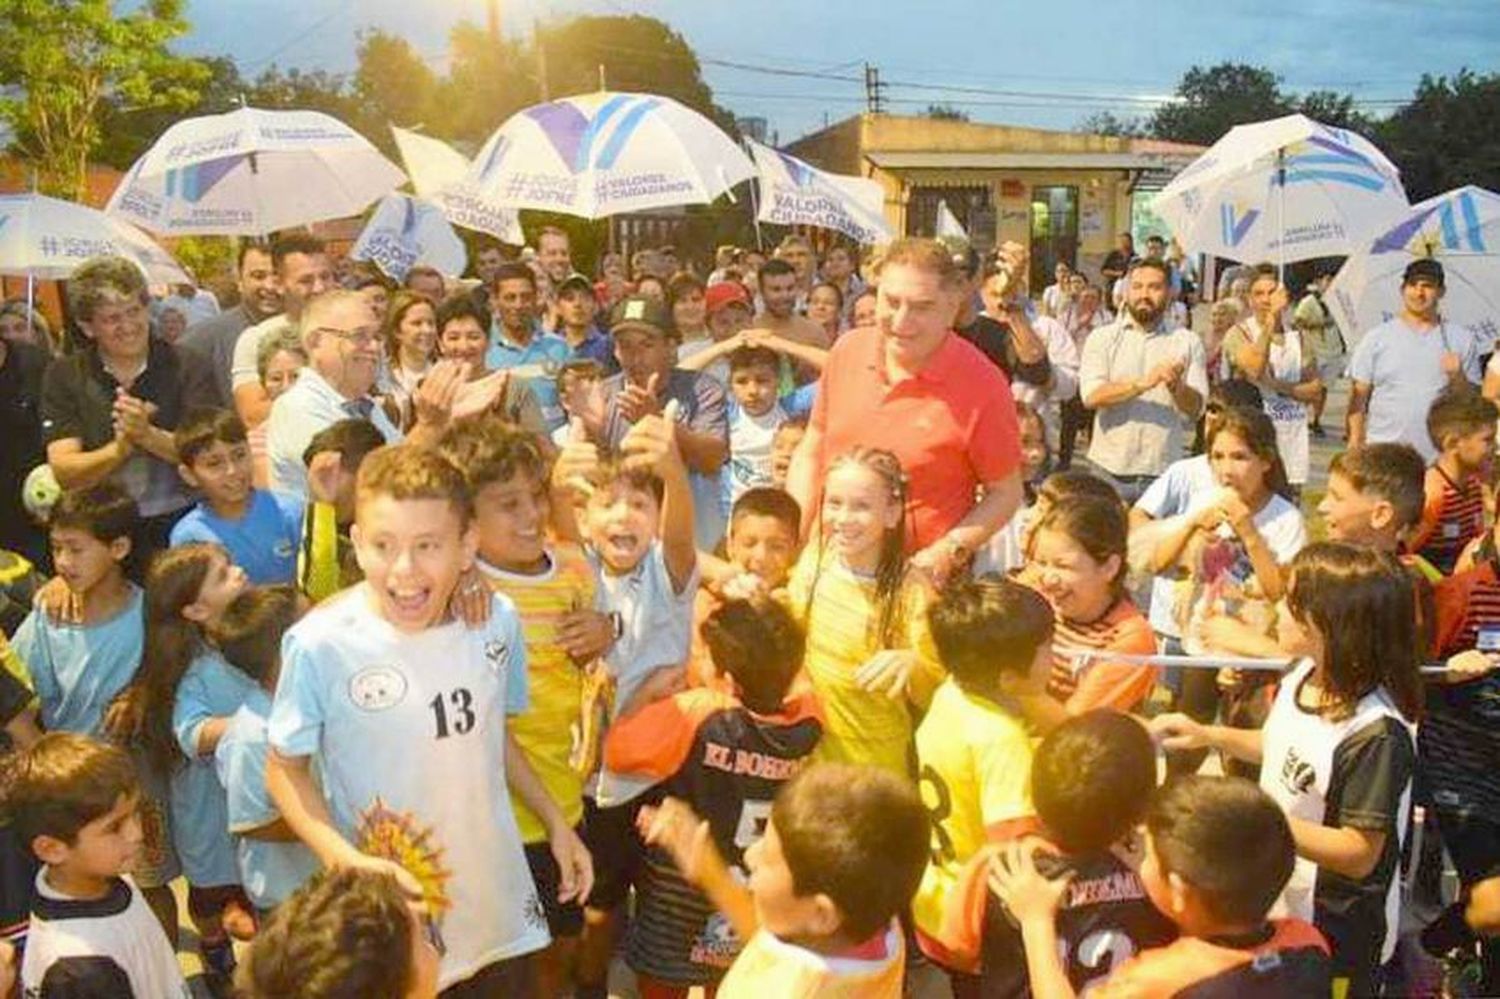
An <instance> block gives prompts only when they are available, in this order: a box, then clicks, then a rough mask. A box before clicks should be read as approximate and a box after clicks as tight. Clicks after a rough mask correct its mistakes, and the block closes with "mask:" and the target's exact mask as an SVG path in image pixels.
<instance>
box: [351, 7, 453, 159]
mask: <svg viewBox="0 0 1500 999" xmlns="http://www.w3.org/2000/svg"><path fill="white" fill-rule="evenodd" d="M356 52H357V54H358V57H359V65H358V67H357V68H356V69H355V71H354V78H353V81H352V85H353V97H354V100H355V101H356V102H357V103H358V105H359V115H358V118H359V120H358V121H353V122H350V123H349V124H350V125H352V126H353V127H355V128H356V129H359V130H360V131H361V132H363V133H364V135H365V137H366V138H368V139H370V141H372V142H374V143H375V144H376V145H379V146H382V147H385V148H387V149H389V150H392V151H393V150H394V142H393V140H392V138H391V133H390V129H389V128H388V127H386V126H387V125H388V124H395V125H401V126H404V127H407V128H410V127H413V126H416V125H430V124H431V121H430V120H429V119H431V118H432V117H433V114H434V111H435V109H436V106H437V99H438V78H437V74H436V73H434V72H433V71H432V70H431V69H430V68H428V66H427V64H426V63H425V62H423V61H422V59H421V57H420V56H418V55H417V54H416V52H414V51H413V50H412V47H411V45H410V44H408V43H407V41H406V39H404V38H397V37H396V36H395V35H389V34H386V33H385V32H383V31H377V30H371V31H365V32H361V33H360V36H359V46H358V48H357V50H356Z"/></svg>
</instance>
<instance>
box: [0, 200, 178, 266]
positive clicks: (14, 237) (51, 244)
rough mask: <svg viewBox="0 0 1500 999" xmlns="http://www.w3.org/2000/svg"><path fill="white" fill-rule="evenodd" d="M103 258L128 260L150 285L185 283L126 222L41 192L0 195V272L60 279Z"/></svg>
mask: <svg viewBox="0 0 1500 999" xmlns="http://www.w3.org/2000/svg"><path fill="white" fill-rule="evenodd" d="M106 255H108V256H118V257H124V258H125V259H127V260H129V261H131V262H132V263H134V264H135V265H136V266H137V267H139V268H140V269H141V271H142V273H144V274H145V275H146V279H147V280H148V281H150V282H151V283H153V284H176V283H178V282H186V281H187V280H188V276H187V274H186V272H184V271H183V269H182V267H181V266H180V265H179V264H178V263H177V261H175V260H173V259H172V256H171V254H169V253H167V251H166V250H163V249H162V248H161V247H159V246H157V245H156V244H155V243H154V242H152V241H151V238H150V237H149V236H147V235H146V234H145V233H143V232H141V231H140V230H139V229H137V228H136V227H135V226H133V225H131V224H130V223H128V222H124V221H122V220H120V219H117V218H111V217H110V216H108V215H105V214H104V213H103V212H101V211H100V210H99V209H97V208H90V207H89V206H88V205H80V204H78V203H76V202H73V201H62V200H59V199H58V198H49V197H47V196H46V195H44V194H6V195H0V274H14V275H18V276H26V277H31V278H35V279H37V280H42V281H47V280H61V279H63V278H66V277H68V276H69V275H70V274H72V273H73V270H74V268H76V267H77V266H78V265H79V264H81V263H83V262H84V261H85V260H87V259H89V258H90V257H99V256H106Z"/></svg>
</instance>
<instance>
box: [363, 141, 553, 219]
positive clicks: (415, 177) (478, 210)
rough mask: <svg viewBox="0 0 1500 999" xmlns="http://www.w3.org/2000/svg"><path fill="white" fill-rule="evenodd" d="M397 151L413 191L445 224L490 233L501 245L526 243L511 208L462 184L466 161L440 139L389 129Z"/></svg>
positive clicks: (467, 162) (516, 215)
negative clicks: (440, 214)
mask: <svg viewBox="0 0 1500 999" xmlns="http://www.w3.org/2000/svg"><path fill="white" fill-rule="evenodd" d="M391 134H392V135H394V136H395V137H396V148H397V149H399V150H400V151H401V159H402V161H403V162H404V163H405V164H406V173H407V175H408V176H409V177H411V184H412V188H413V189H414V190H415V191H416V192H417V196H418V197H422V198H426V199H427V200H428V201H431V202H432V203H433V204H435V205H437V206H438V207H439V208H441V209H442V211H443V214H444V215H445V216H447V218H448V221H449V222H452V223H453V224H454V225H456V226H462V227H463V228H465V229H474V230H477V231H479V232H484V233H489V234H490V235H491V236H494V237H495V238H496V239H498V240H500V241H501V242H502V243H512V244H514V245H517V246H520V245H522V244H524V243H525V242H526V234H525V233H523V232H522V231H521V218H520V216H519V215H518V214H517V213H516V212H515V210H514V209H511V208H500V207H499V206H497V205H493V204H490V203H489V202H487V201H486V200H485V199H484V198H482V197H480V196H479V195H478V193H477V192H476V191H475V190H474V188H473V187H472V186H471V185H469V184H467V183H465V182H464V177H465V175H467V174H468V172H469V161H468V160H467V159H465V158H464V155H463V154H462V153H460V152H459V151H458V150H456V149H454V148H453V147H452V146H450V145H448V144H447V143H446V142H443V141H442V140H441V139H434V138H432V137H431V136H429V135H422V134H421V133H420V132H411V131H408V130H407V129H404V128H397V127H396V126H394V125H392V126H391Z"/></svg>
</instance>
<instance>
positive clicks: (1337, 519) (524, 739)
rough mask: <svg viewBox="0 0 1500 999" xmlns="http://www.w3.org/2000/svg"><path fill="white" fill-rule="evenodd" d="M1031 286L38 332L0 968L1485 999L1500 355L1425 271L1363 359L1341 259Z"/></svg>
mask: <svg viewBox="0 0 1500 999" xmlns="http://www.w3.org/2000/svg"><path fill="white" fill-rule="evenodd" d="M710 263H711V266H710ZM700 273H705V274H706V276H705V277H700V276H699V274H700ZM1031 274H1032V262H1031V261H1030V259H1029V256H1028V252H1027V250H1026V249H1025V248H1024V247H1022V246H1020V245H1018V244H1015V243H1004V244H1002V245H1001V246H1000V247H998V248H997V249H996V250H995V251H993V252H992V253H986V254H980V253H977V252H973V251H967V252H962V251H961V252H957V253H955V252H954V248H953V247H951V246H948V245H945V244H943V243H939V242H936V241H932V240H925V239H919V238H906V239H900V240H897V241H895V242H894V243H892V244H890V245H888V246H885V247H881V248H879V250H878V252H870V253H865V254H861V253H860V252H858V251H857V250H855V249H853V248H851V247H848V246H845V245H842V244H838V243H834V244H832V245H824V246H822V247H821V248H820V249H818V248H815V246H814V244H813V242H812V241H810V240H809V239H808V238H807V237H805V236H802V235H797V234H793V235H791V236H788V237H787V238H786V239H785V240H783V241H782V242H781V243H780V244H779V245H778V247H777V248H776V250H775V251H774V253H772V254H769V255H768V254H764V253H761V252H760V251H759V250H756V249H747V248H737V247H732V246H725V247H721V248H719V249H718V251H717V252H716V254H715V256H714V259H713V260H712V261H711V262H709V261H694V260H691V259H685V258H680V257H679V256H678V254H677V252H676V251H675V249H674V248H672V247H658V248H653V249H643V250H638V251H637V252H635V253H632V254H631V255H630V256H629V259H628V260H627V259H625V258H623V257H621V256H619V255H616V254H606V255H605V256H604V257H603V259H602V260H601V261H600V262H599V266H598V267H597V268H596V269H595V272H594V275H593V276H589V275H586V274H583V273H580V272H579V271H578V270H577V269H576V268H575V266H574V261H573V259H572V252H571V248H570V245H569V240H568V236H567V233H566V232H564V231H562V230H560V229H555V228H546V229H543V230H541V231H540V232H539V233H538V234H537V235H536V238H535V240H534V247H531V248H526V249H524V250H522V251H520V252H513V251H512V250H511V249H510V248H507V247H502V246H500V245H497V244H494V245H484V246H482V247H480V248H479V250H478V252H477V253H476V254H475V267H474V273H473V275H472V276H471V277H468V278H454V277H451V276H445V275H443V274H441V273H439V272H437V271H436V270H433V269H432V268H429V267H423V266H418V267H414V268H412V269H411V270H410V271H409V272H408V273H407V274H406V275H405V277H404V279H403V280H402V281H401V282H400V284H399V286H398V285H396V283H394V282H391V281H389V280H387V279H385V278H384V277H382V276H380V275H378V274H375V273H372V272H369V271H367V270H366V269H364V268H363V267H362V266H361V265H358V264H356V263H353V262H350V261H348V260H345V259H341V258H338V257H337V255H336V254H333V253H331V252H330V251H329V249H328V247H327V246H325V245H324V244H323V243H322V242H321V241H319V240H318V239H316V238H315V237H313V236H311V235H308V234H306V233H289V234H284V235H282V236H280V237H279V238H278V239H276V240H275V241H273V242H271V243H269V244H261V243H253V242H246V243H244V244H242V245H241V246H240V247H239V250H238V256H237V259H236V261H235V277H236V284H237V297H238V302H237V303H236V304H235V305H233V306H232V307H230V308H227V309H224V310H222V311H221V310H220V309H219V307H218V303H217V301H216V300H212V296H211V295H208V294H207V293H205V292H200V291H197V290H196V289H194V288H191V287H183V288H172V289H167V290H166V293H165V294H157V295H153V294H152V293H151V291H150V290H149V289H148V288H147V287H146V284H145V282H144V279H143V278H142V276H141V275H140V273H139V272H138V271H137V270H136V269H135V268H134V267H133V265H131V264H129V263H128V262H126V261H124V260H121V259H118V258H97V259H95V260H92V261H89V262H88V263H86V264H84V265H82V266H81V267H80V268H79V269H78V270H77V271H76V272H75V273H74V275H73V276H72V278H71V279H70V280H69V281H68V283H67V287H66V295H67V302H68V314H69V317H70V319H71V328H70V329H69V330H68V331H67V334H66V335H54V333H53V332H52V329H51V326H50V325H49V324H47V323H46V322H45V320H44V319H43V318H42V317H41V315H40V314H39V313H36V312H34V311H31V310H29V309H28V308H27V307H26V306H25V305H24V304H17V303H11V304H7V305H5V306H4V307H3V308H0V418H3V420H4V423H3V429H0V433H3V434H4V437H5V440H6V446H5V448H4V454H5V457H4V458H3V459H0V503H3V504H4V506H3V511H4V512H3V513H0V545H3V548H4V551H3V553H0V588H3V590H0V612H3V613H0V623H3V625H4V629H5V634H6V636H8V640H4V641H0V656H3V659H4V667H5V668H4V669H3V670H0V721H3V722H4V731H5V734H6V737H7V738H8V739H9V742H10V753H9V755H7V756H6V757H5V758H4V760H3V763H0V771H3V778H0V806H3V824H0V910H3V912H0V921H3V926H4V933H5V937H6V940H7V941H8V944H9V946H10V948H11V949H10V951H9V953H8V955H7V956H8V958H9V960H8V961H7V962H5V964H6V970H5V971H4V972H0V974H3V975H6V976H11V977H15V976H17V975H18V977H19V981H20V987H21V988H22V989H23V990H24V994H25V995H27V996H44V997H46V996H56V997H62V996H69V997H78V996H121V995H135V996H140V997H170V996H186V995H188V992H187V985H186V983H185V980H184V977H183V973H182V970H181V966H180V965H179V961H178V957H177V954H176V949H177V945H178V943H179V926H180V925H181V923H182V920H181V917H180V914H179V913H178V911H177V910H178V897H179V895H178V894H174V891H173V886H174V883H178V882H179V879H182V880H183V881H185V883H186V903H187V910H188V911H187V917H188V919H189V921H190V922H191V924H192V926H193V928H194V930H195V931H196V940H197V950H198V952H199V956H200V957H201V960H202V965H203V968H204V970H205V976H206V980H207V982H208V983H209V985H210V986H211V987H212V988H213V989H214V990H216V991H217V992H218V993H219V994H225V995H229V994H237V995H243V996H246V997H252V999H271V997H290V996H302V997H329V999H332V997H342V996H356V995H357V996H362V997H366V996H367V997H387V996H388V997H393V999H394V997H404V996H413V997H432V996H435V995H437V994H439V993H440V992H441V994H442V995H444V996H450V997H452V996H531V995H535V996H545V997H552V996H560V995H569V994H571V995H575V996H579V997H584V999H591V997H602V996H605V995H607V994H608V991H607V990H608V976H609V973H610V969H611V964H612V962H615V961H616V960H617V959H619V958H621V957H623V961H624V963H625V964H626V965H627V966H628V967H629V968H630V969H631V971H632V972H633V973H634V975H635V980H636V989H637V992H638V994H639V995H641V996H642V997H645V999H658V997H662V999H666V997H674V996H686V995H687V994H688V993H689V990H691V989H702V990H703V992H704V994H706V995H708V996H714V995H718V996H720V997H723V999H735V997H745V996H752V995H754V996H760V995H765V996H829V997H832V996H851V997H852V996H860V997H864V996H870V997H885V996H890V997H894V996H899V995H902V994H903V990H909V989H910V988H911V983H912V982H913V981H914V980H915V978H914V970H913V969H915V968H917V967H918V966H919V965H924V964H925V965H927V966H929V967H930V968H931V969H932V971H931V972H929V973H928V974H929V977H931V974H934V973H935V974H938V975H940V976H941V977H943V978H946V980H947V984H948V987H949V988H951V991H952V994H953V995H954V996H956V997H968V996H987V997H989V996H1018V997H1019V996H1025V995H1033V996H1039V997H1053V996H1070V995H1073V994H1075V993H1081V992H1083V991H1089V992H1091V993H1093V994H1100V995H1121V996H1168V995H1179V994H1192V995H1204V996H1209V995H1223V996H1229V995H1236V996H1237V995H1250V994H1259V995H1351V996H1365V995H1379V994H1407V993H1412V992H1416V991H1420V989H1421V988H1422V987H1424V986H1423V985H1422V982H1423V979H1422V975H1423V974H1427V973H1429V972H1430V969H1431V966H1432V965H1431V963H1430V962H1429V963H1428V964H1423V963H1422V962H1421V961H1419V960H1416V959H1414V958H1413V957H1412V954H1413V953H1414V952H1415V949H1421V948H1425V949H1426V951H1427V952H1429V953H1430V954H1431V955H1432V956H1433V957H1435V958H1438V959H1441V960H1442V961H1443V962H1446V963H1445V964H1444V965H1442V967H1445V968H1448V969H1461V973H1462V974H1466V975H1468V976H1469V978H1468V979H1467V980H1468V981H1469V982H1470V983H1471V984H1472V986H1473V988H1474V989H1476V990H1477V991H1475V992H1474V993H1473V994H1494V992H1496V991H1497V990H1500V943H1497V941H1496V939H1495V936H1496V934H1497V933H1500V782H1497V780H1496V777H1495V774H1496V772H1497V769H1500V768H1497V767H1496V764H1497V762H1500V741H1497V735H1496V731H1497V730H1496V729H1495V727H1494V725H1493V724H1492V723H1493V722H1494V721H1495V707H1494V705H1495V703H1496V689H1497V688H1496V683H1497V679H1496V674H1494V673H1493V672H1492V670H1493V667H1494V666H1495V664H1496V662H1497V659H1496V658H1495V657H1496V655H1497V654H1500V568H1497V566H1500V562H1497V555H1496V551H1497V547H1500V526H1496V527H1492V526H1490V525H1492V524H1496V523H1497V521H1496V518H1495V502H1494V491H1493V488H1492V479H1491V461H1492V456H1493V452H1494V449H1495V434H1496V423H1497V418H1500V410H1497V407H1496V405H1495V403H1494V402H1493V401H1491V400H1492V399H1493V398H1494V397H1496V396H1500V362H1495V364H1494V365H1493V366H1490V367H1488V369H1487V368H1486V362H1485V360H1484V359H1485V357H1486V355H1489V354H1491V352H1492V348H1493V345H1492V344H1485V343H1482V342H1480V341H1479V340H1478V339H1477V338H1476V336H1475V334H1474V333H1473V332H1472V331H1470V330H1468V329H1467V328H1462V327H1458V326H1455V325H1452V324H1449V323H1446V322H1445V321H1444V320H1443V318H1442V312H1441V308H1440V303H1441V299H1442V294H1443V284H1444V274H1443V271H1442V268H1441V266H1440V265H1438V264H1437V263H1435V262H1432V261H1419V262H1417V263H1414V264H1413V265H1412V266H1411V267H1410V268H1408V270H1407V272H1406V274H1405V276H1404V279H1403V282H1402V288H1401V301H1400V303H1399V309H1400V311H1399V313H1398V314H1397V315H1396V317H1395V318H1394V319H1392V320H1391V321H1390V322H1388V323H1386V324H1384V325H1382V326H1380V327H1378V328H1376V329H1373V330H1369V331H1345V332H1348V333H1350V334H1354V333H1360V334H1362V335H1359V336H1358V338H1357V340H1356V341H1355V345H1354V348H1353V350H1352V351H1349V350H1347V348H1346V341H1345V339H1344V336H1343V334H1342V333H1341V331H1340V330H1339V329H1338V327H1337V325H1336V324H1335V323H1334V322H1333V320H1332V318H1331V316H1330V313H1329V311H1328V309H1327V307H1326V306H1325V305H1324V304H1323V302H1322V299H1321V295H1322V292H1323V290H1324V289H1325V288H1326V285H1327V280H1326V278H1327V275H1325V274H1319V275H1318V276H1317V277H1316V278H1314V279H1313V280H1312V281H1310V282H1309V283H1308V285H1307V287H1306V288H1305V289H1303V290H1302V293H1301V294H1300V295H1299V296H1298V297H1297V299H1296V300H1295V301H1294V300H1293V298H1292V296H1291V295H1290V294H1289V292H1288V289H1287V288H1286V286H1285V280H1284V277H1283V275H1282V273H1281V271H1280V270H1279V269H1278V268H1276V267H1274V266H1271V265H1258V266H1236V267H1233V268H1229V269H1228V271H1227V272H1226V273H1225V274H1223V275H1222V277H1221V279H1220V281H1219V282H1218V284H1217V287H1216V288H1214V289H1213V290H1212V292H1213V293H1210V290H1209V289H1208V288H1206V287H1200V284H1201V278H1200V275H1199V274H1198V273H1197V271H1196V269H1195V268H1194V267H1193V266H1192V264H1191V261H1189V260H1188V259H1187V258H1186V257H1185V256H1184V255H1183V254H1182V253H1181V251H1180V249H1178V248H1176V247H1175V245H1174V246H1170V247H1169V245H1168V244H1167V242H1166V241H1165V240H1163V239H1160V238H1159V237H1153V238H1152V239H1151V240H1150V241H1148V243H1147V246H1146V252H1145V254H1144V255H1141V256H1137V255H1136V253H1135V249H1134V244H1133V242H1132V241H1131V239H1130V237H1129V236H1122V237H1121V239H1120V242H1119V245H1118V247H1117V248H1116V249H1115V250H1114V252H1112V253H1111V254H1110V255H1109V256H1108V257H1107V258H1105V260H1104V261H1103V264H1102V266H1101V268H1100V272H1099V274H1098V276H1097V280H1095V279H1093V278H1092V277H1091V276H1090V275H1089V274H1086V273H1084V271H1083V270H1075V269H1073V268H1072V267H1071V266H1069V264H1068V263H1066V262H1059V263H1057V265H1056V268H1055V270H1054V271H1053V275H1052V276H1053V278H1054V281H1053V282H1052V283H1050V284H1047V285H1045V287H1042V288H1039V289H1034V288H1033V282H1032V280H1031ZM1200 299H1201V301H1200ZM1397 304H1398V303H1392V305H1393V306H1396V305H1397ZM1195 318H1196V320H1197V322H1196V323H1195ZM1195 326H1196V328H1195ZM1350 339H1351V340H1354V339H1355V338H1354V337H1353V336H1352V335H1351V337H1350ZM1486 370H1488V374H1484V372H1486ZM1345 375H1347V377H1348V378H1349V379H1350V380H1351V382H1352V390H1351V399H1350V404H1349V416H1348V425H1347V428H1346V429H1345V431H1344V432H1345V433H1346V435H1347V441H1346V443H1347V448H1346V449H1345V450H1343V451H1342V452H1341V453H1340V454H1338V455H1337V457H1335V458H1334V460H1333V463H1332V466H1331V468H1330V470H1329V474H1328V479H1327V485H1326V491H1325V492H1323V493H1322V495H1321V497H1320V498H1318V499H1317V501H1316V504H1315V505H1316V516H1315V517H1310V516H1309V514H1311V513H1313V511H1311V510H1309V509H1305V508H1304V503H1306V504H1307V505H1312V500H1313V497H1312V496H1311V494H1310V493H1306V494H1305V493H1304V489H1305V488H1306V487H1307V485H1308V483H1309V478H1310V471H1311V459H1310V440H1311V438H1313V437H1326V436H1327V435H1328V434H1330V433H1337V432H1338V431H1337V430H1336V429H1333V430H1325V429H1324V428H1323V426H1322V423H1321V419H1322V414H1323V407H1324V405H1325V403H1326V400H1327V396H1328V390H1329V387H1330V385H1331V384H1332V383H1333V382H1334V380H1335V379H1337V378H1340V377H1344V376H1345ZM1075 449H1076V450H1075ZM1314 537H1318V538H1320V540H1313V538H1314ZM49 576H50V578H48V577H49ZM1226 659H1228V660H1230V661H1231V662H1230V663H1229V664H1228V665H1232V666H1233V667H1234V668H1227V667H1226V668H1219V669H1214V668H1205V667H1212V666H1214V665H1215V664H1216V663H1217V664H1219V665H1221V666H1225V665H1226V664H1225V663H1224V660H1226ZM1424 664H1426V665H1428V666H1429V667H1430V668H1428V669H1426V670H1424V669H1423V668H1422V667H1423V666H1424ZM1163 757H1164V760H1165V762H1164V764H1162V758H1163ZM1210 757H1211V758H1210ZM1159 764H1161V765H1159ZM1162 771H1164V772H1165V775H1166V776H1165V780H1164V781H1163V780H1162V779H1161V772H1162ZM1416 814H1420V815H1421V816H1422V818H1421V821H1420V829H1421V831H1422V833H1423V836H1422V837H1421V841H1422V845H1423V848H1422V849H1412V846H1413V843H1414V841H1415V840H1416V838H1417V837H1415V836H1414V835H1413V831H1414V829H1416V828H1418V825H1417V821H1416V820H1415V819H1414V815H1416ZM1439 844H1440V845H1439ZM1443 850H1446V853H1447V855H1448V857H1449V858H1451V862H1452V866H1453V867H1454V868H1455V869H1456V872H1457V875H1458V879H1459V882H1460V884H1461V890H1460V892H1459V894H1458V895H1457V896H1456V897H1451V893H1449V894H1448V895H1445V894H1444V893H1443V892H1442V890H1441V887H1440V886H1436V887H1435V886H1434V884H1433V882H1435V881H1438V880H1439V879H1438V878H1437V877H1436V875H1437V874H1440V873H1441V870H1442V860H1441V852H1442V851H1443ZM1414 919H1420V920H1421V921H1423V922H1425V924H1426V925H1425V929H1423V930H1422V932H1421V933H1420V935H1412V934H1411V933H1410V928H1411V924H1412V922H1413V920H1414ZM1403 932H1404V933H1405V936H1403ZM246 941H248V944H246V943H244V942H246ZM237 942H239V943H240V948H239V951H240V953H239V956H238V960H237V957H236V943H237ZM1398 943H1400V945H1401V946H1400V948H1399V949H1398ZM237 965H238V967H237ZM1452 973H1453V974H1454V975H1457V974H1459V973H1460V972H1459V971H1453V972H1452Z"/></svg>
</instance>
